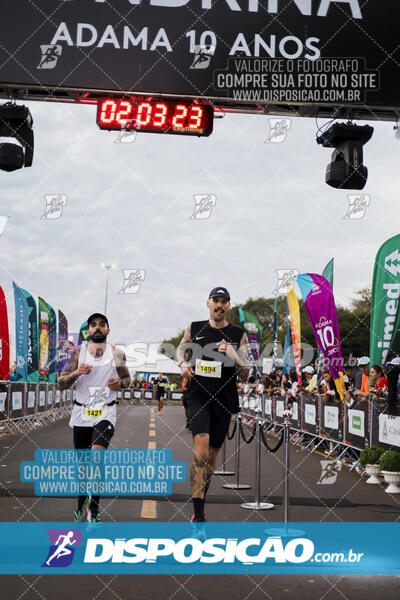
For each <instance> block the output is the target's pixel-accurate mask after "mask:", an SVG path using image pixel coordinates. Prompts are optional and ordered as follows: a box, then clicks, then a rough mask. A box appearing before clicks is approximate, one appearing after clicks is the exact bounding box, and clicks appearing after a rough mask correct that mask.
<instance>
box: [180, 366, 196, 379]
mask: <svg viewBox="0 0 400 600" xmlns="http://www.w3.org/2000/svg"><path fill="white" fill-rule="evenodd" d="M193 375H194V370H193V369H192V367H191V366H190V364H189V363H185V362H184V363H182V364H181V376H182V377H186V378H187V379H191V378H192V377H193Z"/></svg>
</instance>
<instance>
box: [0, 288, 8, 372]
mask: <svg viewBox="0 0 400 600" xmlns="http://www.w3.org/2000/svg"><path fill="white" fill-rule="evenodd" d="M0 379H10V337H9V333H8V316H7V302H6V297H5V295H4V292H3V288H1V287H0Z"/></svg>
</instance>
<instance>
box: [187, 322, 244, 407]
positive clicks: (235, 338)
mask: <svg viewBox="0 0 400 600" xmlns="http://www.w3.org/2000/svg"><path fill="white" fill-rule="evenodd" d="M190 331H191V338H192V344H191V346H192V358H191V363H192V366H193V369H195V371H196V374H195V375H194V376H193V377H192V379H191V381H190V396H191V398H193V399H196V400H198V401H199V400H200V401H201V403H206V402H219V403H220V404H223V405H224V406H226V407H227V408H229V410H231V411H232V412H237V410H238V407H239V398H238V393H237V389H236V379H237V371H236V367H235V365H234V361H233V360H232V359H230V358H229V357H227V356H226V355H225V354H223V353H221V352H218V346H217V345H216V343H217V342H220V341H222V340H226V341H227V342H229V343H230V344H232V345H233V347H234V348H235V350H236V351H238V348H239V345H240V341H241V339H242V336H243V334H244V329H242V328H241V327H239V326H238V325H233V324H232V323H229V324H228V325H227V326H226V327H223V328H221V329H218V328H216V327H211V325H210V323H209V321H195V322H194V323H192V324H191V329H190Z"/></svg>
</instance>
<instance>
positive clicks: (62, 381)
mask: <svg viewBox="0 0 400 600" xmlns="http://www.w3.org/2000/svg"><path fill="white" fill-rule="evenodd" d="M79 352H80V348H77V349H75V350H74V356H73V358H72V362H71V368H70V370H69V371H62V373H61V375H60V376H59V378H58V382H57V383H58V389H59V390H66V389H67V388H69V387H71V385H73V384H74V383H75V381H76V380H77V379H78V378H79V377H80V376H81V375H88V374H89V373H90V371H91V370H92V367H91V366H90V365H86V364H82V365H79V366H78V361H79Z"/></svg>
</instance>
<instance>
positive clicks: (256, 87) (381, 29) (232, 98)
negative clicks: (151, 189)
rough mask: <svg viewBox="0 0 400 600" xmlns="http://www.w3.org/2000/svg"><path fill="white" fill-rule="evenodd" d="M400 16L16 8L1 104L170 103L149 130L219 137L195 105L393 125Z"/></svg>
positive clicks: (38, 2)
mask: <svg viewBox="0 0 400 600" xmlns="http://www.w3.org/2000/svg"><path fill="white" fill-rule="evenodd" d="M399 17H400V6H399V3H398V1H397V0H386V2H385V3H382V2H380V1H379V0H369V1H368V2H362V1H361V0H107V1H104V0H79V1H78V0H35V2H31V1H29V0H20V1H19V2H13V3H11V2H10V3H7V6H6V7H3V11H2V19H1V21H0V37H1V45H0V96H1V97H3V98H8V99H15V100H18V99H20V100H23V99H30V100H43V101H57V102H76V103H91V104H97V103H98V101H99V100H104V99H105V98H110V97H111V98H117V99H123V98H128V99H129V100H130V101H131V102H132V103H133V105H134V106H136V107H137V105H138V103H140V102H145V101H147V102H148V101H150V102H154V101H158V102H159V103H161V104H162V103H163V102H164V107H166V108H163V107H161V106H159V108H158V110H157V115H158V116H156V117H154V113H155V112H156V108H155V105H154V104H153V105H152V111H153V112H152V114H151V115H150V117H151V119H153V120H152V121H151V123H150V122H149V123H145V121H146V119H148V118H150V117H149V114H148V113H149V109H147V110H145V109H144V108H143V110H142V112H143V111H144V117H143V119H141V122H140V124H141V125H142V126H143V131H145V130H146V124H149V128H148V129H147V130H148V131H150V130H151V126H153V129H154V126H155V128H156V131H160V132H167V133H188V134H193V133H194V134H195V135H209V133H211V131H210V127H209V125H207V123H206V121H207V118H208V117H207V116H206V117H204V118H205V122H204V124H201V125H200V124H199V123H200V122H198V121H196V116H201V115H200V113H199V112H198V111H197V113H196V111H195V113H192V114H191V116H190V114H189V112H190V107H191V106H192V104H196V105H198V106H202V105H203V106H211V107H212V109H213V111H214V113H218V112H220V111H222V112H244V113H246V112H247V113H254V112H256V113H260V114H271V115H291V116H296V115H297V116H306V117H312V116H321V117H333V118H349V119H368V120H393V121H396V120H397V118H398V112H399V110H400V108H399V106H400V101H399V96H400V94H399V87H400V77H399V64H400V48H399V46H398V44H397V40H398V36H397V32H398V22H399ZM174 102H175V104H174ZM168 103H169V104H168ZM179 105H182V106H184V107H186V108H187V111H188V112H187V113H185V110H186V109H185V108H180V109H177V108H176V107H177V106H179ZM171 106H172V108H171ZM125 109H126V110H127V109H128V107H125ZM115 110H116V111H117V109H115ZM118 110H119V109H118ZM207 110H208V109H207ZM128 112H129V111H128ZM184 113H185V114H184ZM115 114H117V112H115ZM126 114H127V113H125V117H126ZM132 114H133V113H129V115H128V118H131V116H132ZM122 117H124V115H123V114H122V115H121V121H122V122H123V118H122ZM174 117H176V123H177V124H178V126H177V127H176V128H175V130H174V126H173V119H174ZM179 117H181V119H180V120H179ZM106 118H107V115H106ZM108 118H110V115H108ZM134 118H135V119H136V118H137V114H136V113H135V115H134ZM154 119H155V120H154ZM190 119H191V120H190ZM98 120H99V119H98ZM150 125H151V126H150ZM157 128H158V129H157ZM176 129H177V130H180V131H177V130H176Z"/></svg>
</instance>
